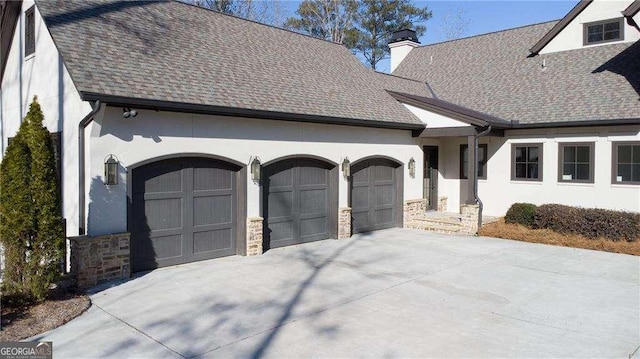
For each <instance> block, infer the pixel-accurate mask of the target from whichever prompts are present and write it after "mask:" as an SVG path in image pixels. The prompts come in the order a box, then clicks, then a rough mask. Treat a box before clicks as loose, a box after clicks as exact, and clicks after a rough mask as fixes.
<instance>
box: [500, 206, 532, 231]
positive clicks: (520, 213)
mask: <svg viewBox="0 0 640 359" xmlns="http://www.w3.org/2000/svg"><path fill="white" fill-rule="evenodd" d="M537 208H538V207H537V206H536V205H535V204H531V203H514V204H513V205H512V206H511V208H509V210H508V211H507V214H506V215H505V216H504V221H505V222H506V223H517V224H521V225H523V226H526V227H529V228H531V227H533V223H534V220H535V214H536V209H537Z"/></svg>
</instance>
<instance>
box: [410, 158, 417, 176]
mask: <svg viewBox="0 0 640 359" xmlns="http://www.w3.org/2000/svg"><path fill="white" fill-rule="evenodd" d="M409 176H411V178H416V160H414V159H413V157H411V159H410V160H409Z"/></svg>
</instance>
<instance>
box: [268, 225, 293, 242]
mask: <svg viewBox="0 0 640 359" xmlns="http://www.w3.org/2000/svg"><path fill="white" fill-rule="evenodd" d="M268 230H269V239H270V240H271V247H277V245H274V243H275V242H278V241H284V240H293V233H294V228H293V221H285V222H271V223H269V229H268Z"/></svg>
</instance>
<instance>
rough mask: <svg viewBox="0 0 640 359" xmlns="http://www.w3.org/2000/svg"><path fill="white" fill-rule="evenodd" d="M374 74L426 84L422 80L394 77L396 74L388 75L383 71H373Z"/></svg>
mask: <svg viewBox="0 0 640 359" xmlns="http://www.w3.org/2000/svg"><path fill="white" fill-rule="evenodd" d="M373 72H374V73H376V74H380V75H387V76H392V77H396V78H399V79H403V80H409V81H413V82H417V83H420V84H423V83H424V82H422V81H420V80H416V79H412V78H410V77H404V76H398V75H394V74H388V73H386V72H382V71H378V70H373Z"/></svg>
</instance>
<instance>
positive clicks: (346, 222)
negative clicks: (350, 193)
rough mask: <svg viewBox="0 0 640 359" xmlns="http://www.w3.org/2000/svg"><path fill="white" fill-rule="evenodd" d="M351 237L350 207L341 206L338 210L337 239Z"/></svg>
mask: <svg viewBox="0 0 640 359" xmlns="http://www.w3.org/2000/svg"><path fill="white" fill-rule="evenodd" d="M350 237H351V208H350V207H342V208H340V209H339V210H338V239H344V238H350Z"/></svg>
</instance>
